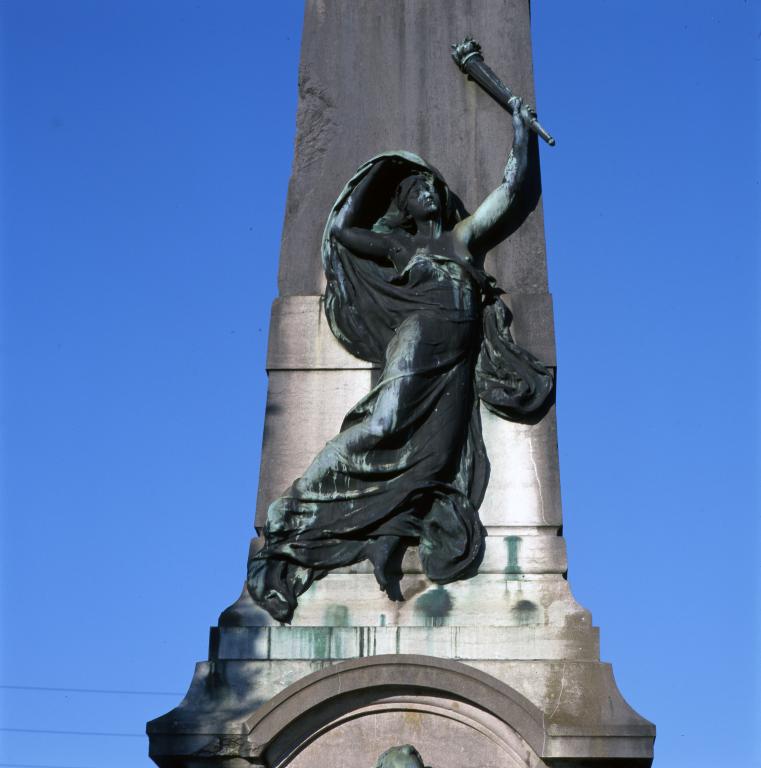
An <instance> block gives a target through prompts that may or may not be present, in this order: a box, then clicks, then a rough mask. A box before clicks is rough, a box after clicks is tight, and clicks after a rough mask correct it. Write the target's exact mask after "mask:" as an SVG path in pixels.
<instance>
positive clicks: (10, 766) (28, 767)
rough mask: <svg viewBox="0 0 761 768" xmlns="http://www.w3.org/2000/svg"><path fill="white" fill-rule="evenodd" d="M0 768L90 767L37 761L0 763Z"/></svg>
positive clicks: (87, 767)
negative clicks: (40, 763) (44, 763)
mask: <svg viewBox="0 0 761 768" xmlns="http://www.w3.org/2000/svg"><path fill="white" fill-rule="evenodd" d="M0 768H90V767H89V766H86V765H38V764H37V763H0Z"/></svg>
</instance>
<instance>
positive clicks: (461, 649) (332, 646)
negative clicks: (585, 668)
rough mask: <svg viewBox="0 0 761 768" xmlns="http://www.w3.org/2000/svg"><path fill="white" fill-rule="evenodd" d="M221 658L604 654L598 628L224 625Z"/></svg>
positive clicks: (218, 644) (218, 643)
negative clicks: (601, 649) (388, 654)
mask: <svg viewBox="0 0 761 768" xmlns="http://www.w3.org/2000/svg"><path fill="white" fill-rule="evenodd" d="M215 632H216V636H215V637H214V640H213V643H212V645H213V647H214V649H215V653H216V658H217V659H239V660H241V659H248V660H259V659H261V660H265V659H266V660H270V661H275V660H278V659H280V660H287V659H303V660H309V659H314V660H322V661H342V660H344V659H355V658H365V657H369V656H378V655H383V654H387V653H411V654H420V655H425V656H437V657H440V658H443V659H482V658H487V659H491V660H503V659H513V660H515V659H536V658H541V659H545V658H562V659H568V660H574V661H595V660H596V659H597V658H599V655H600V649H599V640H598V635H597V631H596V630H595V629H592V630H591V631H590V629H589V628H588V627H584V626H581V627H579V626H576V627H574V626H571V627H552V626H549V627H548V626H536V625H533V626H530V627H527V626H526V625H522V626H521V625H518V626H512V627H503V626H497V627H427V626H425V627H406V626H405V627H327V626H326V627H282V626H281V627H220V628H219V629H218V630H216V631H215Z"/></svg>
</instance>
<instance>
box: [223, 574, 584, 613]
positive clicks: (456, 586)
mask: <svg viewBox="0 0 761 768" xmlns="http://www.w3.org/2000/svg"><path fill="white" fill-rule="evenodd" d="M400 593H401V595H402V597H403V598H404V599H403V600H396V601H394V600H389V599H388V597H387V596H386V595H385V593H383V592H381V591H380V590H379V589H378V587H377V585H376V584H375V582H374V577H373V576H372V574H369V573H361V574H347V573H335V572H334V573H330V574H328V575H327V576H326V577H325V578H324V579H321V580H320V581H317V582H315V584H314V585H313V586H312V588H311V589H310V590H309V591H308V592H306V593H305V594H304V599H303V601H302V602H301V605H300V608H299V610H298V611H297V613H296V614H295V615H294V617H293V621H292V624H291V626H292V627H322V626H333V627H347V626H354V627H387V626H405V627H483V626H497V627H511V626H530V625H555V626H560V627H564V626H569V625H574V626H586V627H590V626H591V617H590V614H589V612H588V611H587V610H585V609H584V608H582V607H581V606H580V605H579V604H578V603H577V602H576V601H575V600H574V598H573V595H572V594H571V592H570V590H569V588H568V582H567V581H566V580H565V579H563V578H562V577H560V576H558V575H556V574H549V575H531V576H527V575H522V574H497V573H479V574H477V575H476V576H474V577H473V578H471V579H465V580H462V581H455V582H452V583H450V584H444V585H441V584H432V583H431V582H430V581H429V580H428V579H427V578H425V576H422V575H420V574H414V573H405V574H404V576H403V577H402V579H401V583H400ZM246 600H248V604H249V606H250V607H251V610H250V611H249V612H248V615H249V620H248V621H247V622H245V623H244V622H230V621H227V620H224V621H221V624H223V625H225V626H236V625H238V626H276V625H277V624H278V622H277V621H276V620H275V619H273V618H272V617H271V616H270V615H269V614H268V613H266V612H265V611H261V610H260V609H258V608H256V606H255V605H254V604H253V602H252V601H250V599H247V598H246V596H245V594H244V595H243V596H242V597H241V601H246Z"/></svg>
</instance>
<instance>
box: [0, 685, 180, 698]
mask: <svg viewBox="0 0 761 768" xmlns="http://www.w3.org/2000/svg"><path fill="white" fill-rule="evenodd" d="M0 688H2V689H5V690H12V691H53V692H56V693H110V694H117V695H119V696H184V695H185V694H184V693H175V692H174V691H119V690H113V689H111V688H53V687H51V686H45V685H3V684H0Z"/></svg>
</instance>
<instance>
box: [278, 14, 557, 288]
mask: <svg viewBox="0 0 761 768" xmlns="http://www.w3.org/2000/svg"><path fill="white" fill-rule="evenodd" d="M465 35H473V36H474V37H475V38H476V39H478V40H479V42H480V43H481V44H482V45H483V48H484V51H485V53H486V56H487V59H488V60H489V61H490V62H494V63H495V66H497V63H498V67H499V73H500V76H501V77H502V78H503V79H504V80H505V82H507V83H510V86H511V87H512V88H513V89H514V90H515V92H516V93H519V94H521V96H523V97H524V98H525V99H526V100H527V101H529V102H530V103H531V104H536V101H535V96H534V85H533V71H532V64H531V36H530V28H529V4H528V2H526V1H525V0H459V1H458V2H445V3H437V4H436V5H435V8H434V7H432V6H431V5H430V4H429V3H425V2H404V3H398V4H389V3H387V2H379V1H378V0H331V2H325V0H313V1H311V2H308V3H307V10H306V14H305V17H304V31H303V37H302V51H301V66H300V70H299V106H298V114H297V133H298V139H297V143H296V153H295V156H294V162H293V172H292V176H291V181H290V186H289V189H288V200H287V206H286V221H285V227H284V228H283V242H282V247H281V251H280V281H279V284H280V294H281V295H292V294H302V295H307V294H319V293H322V287H323V285H324V278H323V275H322V268H321V265H320V260H319V243H320V237H321V235H322V230H323V227H324V226H325V218H326V216H327V214H328V211H329V210H330V207H331V206H332V204H333V202H334V200H335V199H336V197H337V195H338V193H339V192H340V191H341V187H342V185H343V183H344V182H345V181H346V179H348V178H349V177H350V176H351V175H352V173H353V172H354V170H355V169H356V168H357V166H358V165H359V164H360V163H361V162H363V161H364V160H367V159H368V158H370V157H372V156H374V155H377V154H378V153H380V152H385V151H387V150H391V149H409V150H412V151H414V152H416V153H417V154H419V155H420V156H422V157H424V158H425V159H427V160H428V161H429V162H431V163H433V165H435V166H436V167H437V168H438V169H439V170H440V171H441V172H442V174H443V175H444V178H446V179H447V182H448V183H449V185H450V187H451V188H452V189H453V190H454V191H455V192H457V193H458V194H459V195H460V197H461V198H462V199H463V201H464V202H465V204H466V206H468V207H469V208H470V209H473V208H474V207H475V206H476V205H477V204H478V203H480V202H481V200H483V199H484V198H485V197H486V195H487V194H488V193H489V192H491V190H492V189H494V188H495V187H496V186H497V185H498V183H499V181H500V179H501V176H502V171H503V167H504V162H505V158H506V157H507V152H508V149H509V144H510V141H511V138H512V137H511V130H510V125H509V117H508V115H507V114H506V113H505V111H504V110H503V109H502V108H501V107H499V106H498V105H497V104H496V103H495V102H494V101H492V100H491V99H490V98H489V97H488V96H487V95H486V94H484V93H483V92H482V91H481V90H479V88H478V86H476V85H475V84H474V83H471V82H468V81H466V79H465V78H464V77H463V76H462V75H461V74H460V73H459V72H458V71H457V69H456V68H455V65H454V64H453V62H452V61H451V60H450V59H449V55H448V51H449V46H450V44H451V43H455V42H459V41H460V40H462V38H463V37H465ZM532 164H533V172H534V174H535V176H534V178H533V180H532V182H531V183H529V185H527V188H526V189H525V195H526V197H527V198H530V197H532V186H533V187H536V188H538V186H539V178H538V175H539V168H538V158H537V157H533V158H532ZM487 268H488V270H489V272H490V273H491V274H493V275H495V276H496V278H497V280H498V282H499V284H500V285H501V286H502V288H503V289H504V290H506V291H507V292H508V293H510V292H520V293H543V292H545V291H546V290H547V276H546V265H545V253H544V224H543V219H542V209H541V204H539V205H537V206H536V208H535V210H534V211H533V213H531V215H529V216H528V218H527V220H526V221H525V222H524V223H523V224H522V226H521V227H520V229H519V230H518V231H517V232H515V234H513V235H512V236H511V238H510V239H509V240H507V241H506V242H504V243H503V244H502V245H500V246H499V247H498V248H495V249H494V251H492V253H491V255H490V256H489V259H488V261H487Z"/></svg>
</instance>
